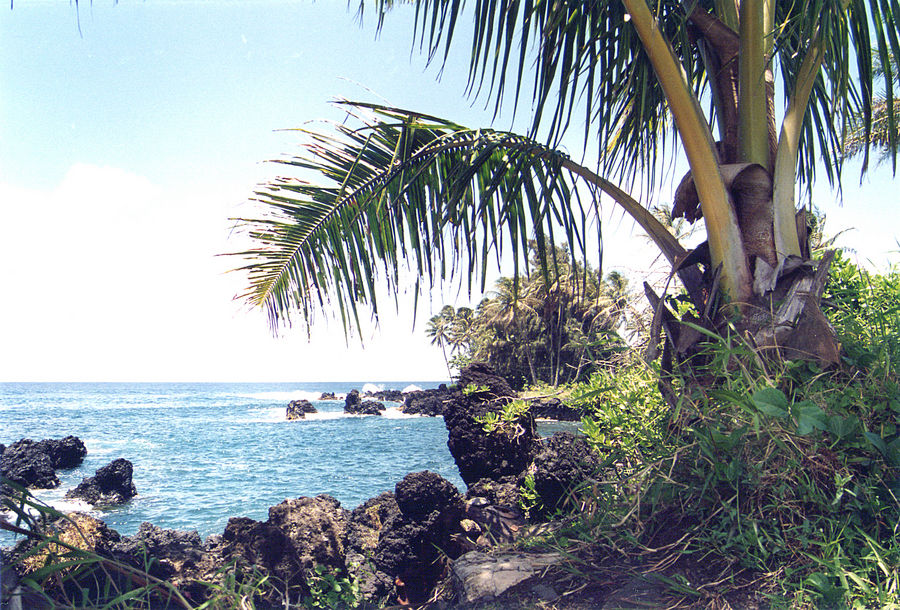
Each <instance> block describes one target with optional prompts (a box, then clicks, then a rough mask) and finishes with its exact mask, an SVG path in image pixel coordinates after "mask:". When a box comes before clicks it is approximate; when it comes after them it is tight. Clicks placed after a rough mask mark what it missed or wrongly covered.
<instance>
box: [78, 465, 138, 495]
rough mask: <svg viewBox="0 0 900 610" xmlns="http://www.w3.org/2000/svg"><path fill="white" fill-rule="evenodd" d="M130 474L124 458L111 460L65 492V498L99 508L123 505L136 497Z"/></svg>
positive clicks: (130, 467) (129, 468)
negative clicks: (78, 499)
mask: <svg viewBox="0 0 900 610" xmlns="http://www.w3.org/2000/svg"><path fill="white" fill-rule="evenodd" d="M131 474H132V465H131V462H129V461H128V460H126V459H124V458H119V459H117V460H113V461H112V462H110V463H109V464H107V465H106V466H103V467H102V468H98V469H97V471H96V472H95V473H94V476H92V477H85V478H84V480H82V481H81V483H79V484H78V486H77V487H76V488H75V489H70V490H69V491H67V492H66V497H67V498H80V499H82V500H84V501H85V502H88V503H89V504H93V505H101V506H108V505H113V504H124V503H125V502H127V501H128V500H130V499H131V498H133V497H134V496H136V495H137V489H135V487H134V482H133V481H132V480H131Z"/></svg>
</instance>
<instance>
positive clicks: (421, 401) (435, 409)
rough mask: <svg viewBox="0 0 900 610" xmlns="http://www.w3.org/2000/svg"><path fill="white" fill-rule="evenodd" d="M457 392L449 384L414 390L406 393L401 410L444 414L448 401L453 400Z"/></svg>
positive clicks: (414, 413)
mask: <svg viewBox="0 0 900 610" xmlns="http://www.w3.org/2000/svg"><path fill="white" fill-rule="evenodd" d="M453 396H455V392H453V391H451V390H448V389H447V386H443V388H437V389H432V390H414V391H412V392H410V393H408V394H407V395H406V399H405V400H404V401H403V406H401V407H400V410H401V411H403V412H404V413H406V414H408V415H428V416H430V417H439V416H442V415H444V409H446V407H447V401H449V400H452V399H453Z"/></svg>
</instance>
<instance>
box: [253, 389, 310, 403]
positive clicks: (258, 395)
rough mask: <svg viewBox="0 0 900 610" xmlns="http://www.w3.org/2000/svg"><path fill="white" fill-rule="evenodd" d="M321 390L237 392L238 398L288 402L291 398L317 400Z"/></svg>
mask: <svg viewBox="0 0 900 610" xmlns="http://www.w3.org/2000/svg"><path fill="white" fill-rule="evenodd" d="M321 395H322V392H316V391H312V392H311V391H309V390H291V391H289V392H251V393H249V394H238V395H237V397H238V398H252V399H253V400H278V401H284V402H290V401H292V400H319V397H320V396H321Z"/></svg>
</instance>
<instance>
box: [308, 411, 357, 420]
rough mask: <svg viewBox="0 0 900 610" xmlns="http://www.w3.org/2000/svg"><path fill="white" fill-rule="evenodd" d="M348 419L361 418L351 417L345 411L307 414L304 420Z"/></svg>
mask: <svg viewBox="0 0 900 610" xmlns="http://www.w3.org/2000/svg"><path fill="white" fill-rule="evenodd" d="M348 417H360V416H359V415H351V414H349V413H344V412H343V411H319V412H318V413H307V414H306V417H305V418H304V419H308V420H312V421H322V420H329V419H346V418H348ZM301 421H302V420H301Z"/></svg>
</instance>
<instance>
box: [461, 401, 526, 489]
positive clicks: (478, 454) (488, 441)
mask: <svg viewBox="0 0 900 610" xmlns="http://www.w3.org/2000/svg"><path fill="white" fill-rule="evenodd" d="M506 402H508V399H505V400H504V399H500V400H493V401H490V402H483V401H479V400H477V399H474V398H473V397H472V396H468V397H465V398H463V399H460V400H455V401H452V402H448V403H447V409H446V410H445V411H444V424H445V425H446V427H447V436H448V438H447V447H449V448H450V454H451V455H453V459H454V460H455V461H456V466H457V467H458V468H459V474H460V476H461V477H462V480H463V481H465V483H466V485H471V484H473V483H475V482H477V481H478V480H479V479H491V480H494V481H497V480H500V479H501V478H503V477H505V476H510V475H511V476H517V475H519V474H520V473H521V472H522V471H523V470H525V468H527V467H528V465H529V464H530V463H531V457H532V454H533V451H534V448H535V445H536V443H537V438H538V437H537V432H536V431H535V424H534V419H533V418H532V417H531V415H530V413H527V412H526V413H524V414H523V415H521V416H520V417H519V418H518V420H517V421H516V422H514V423H513V425H512V426H505V427H501V428H499V429H496V430H494V431H492V432H485V430H484V426H483V424H481V423H479V422H478V421H476V417H480V416H483V415H485V414H487V413H489V412H495V413H496V412H499V411H501V410H502V409H503V406H504V404H505V403H506Z"/></svg>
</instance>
